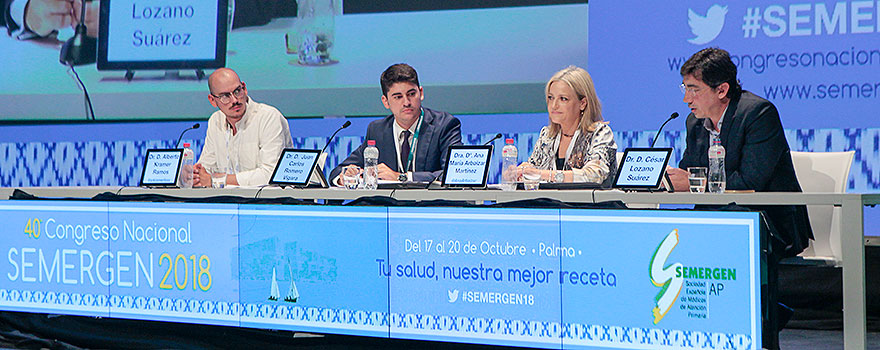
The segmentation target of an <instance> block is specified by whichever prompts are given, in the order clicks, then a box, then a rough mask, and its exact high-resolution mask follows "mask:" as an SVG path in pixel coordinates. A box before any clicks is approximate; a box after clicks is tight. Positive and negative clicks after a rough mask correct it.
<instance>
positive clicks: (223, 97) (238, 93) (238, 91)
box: [211, 84, 245, 104]
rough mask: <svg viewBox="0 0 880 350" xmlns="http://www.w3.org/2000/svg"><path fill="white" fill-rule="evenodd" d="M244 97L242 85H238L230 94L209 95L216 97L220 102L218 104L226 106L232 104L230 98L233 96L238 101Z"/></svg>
mask: <svg viewBox="0 0 880 350" xmlns="http://www.w3.org/2000/svg"><path fill="white" fill-rule="evenodd" d="M244 95H245V90H244V84H242V85H239V86H238V87H237V88H235V90H232V93H229V92H224V93H222V94H220V95H214V94H211V96H214V97H216V98H217V99H218V100H219V101H220V103H222V104H227V103H229V102H232V96H235V98H237V99H240V98H242V97H244Z"/></svg>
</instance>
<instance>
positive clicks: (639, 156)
mask: <svg viewBox="0 0 880 350" xmlns="http://www.w3.org/2000/svg"><path fill="white" fill-rule="evenodd" d="M671 155H672V148H627V149H626V150H625V151H624V152H623V157H622V158H621V160H620V166H619V167H618V169H617V175H616V176H615V178H614V185H613V186H612V187H614V188H619V189H625V190H646V191H647V190H655V189H658V188H660V183H661V181H663V174H665V173H666V164H668V163H669V158H670V156H671Z"/></svg>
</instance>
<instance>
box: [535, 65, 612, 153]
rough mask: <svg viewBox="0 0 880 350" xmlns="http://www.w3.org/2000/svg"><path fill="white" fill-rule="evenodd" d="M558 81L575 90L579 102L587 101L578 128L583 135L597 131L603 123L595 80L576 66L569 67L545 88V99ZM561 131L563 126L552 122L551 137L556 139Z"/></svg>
mask: <svg viewBox="0 0 880 350" xmlns="http://www.w3.org/2000/svg"><path fill="white" fill-rule="evenodd" d="M557 81H561V82H564V83H566V84H568V86H570V87H571V88H572V90H574V93H575V94H577V97H578V101H580V100H581V99H583V98H586V99H587V107H586V109H584V110H583V111H581V120H580V121H579V122H578V128H579V129H580V130H581V134H583V133H586V132H592V131H595V130H596V123H597V122H601V121H602V104H601V103H600V102H599V97H598V96H596V88H595V86H594V85H593V78H591V77H590V73H587V71H586V70H584V69H583V68H580V67H576V66H568V67H567V68H565V69H563V70H561V71H558V72H556V74H553V77H551V78H550V80H549V81H547V86H546V87H544V97H545V99H546V96H547V95H549V94H550V84H553V83H554V82H557ZM560 129H561V126H560V125H559V124H554V123H553V122H552V121H551V122H550V136H552V137H556V135H557V134H559V131H560Z"/></svg>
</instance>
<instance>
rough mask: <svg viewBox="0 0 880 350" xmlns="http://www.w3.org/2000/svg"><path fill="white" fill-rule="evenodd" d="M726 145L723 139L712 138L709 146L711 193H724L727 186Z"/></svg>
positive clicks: (709, 189)
mask: <svg viewBox="0 0 880 350" xmlns="http://www.w3.org/2000/svg"><path fill="white" fill-rule="evenodd" d="M725 154H726V152H724V146H722V145H721V139H719V138H718V137H715V138H713V139H712V146H710V147H709V188H708V191H709V193H724V190H725V189H726V188H727V174H726V173H725V171H724V155H725Z"/></svg>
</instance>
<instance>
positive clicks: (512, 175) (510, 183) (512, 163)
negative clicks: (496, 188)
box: [501, 139, 517, 191]
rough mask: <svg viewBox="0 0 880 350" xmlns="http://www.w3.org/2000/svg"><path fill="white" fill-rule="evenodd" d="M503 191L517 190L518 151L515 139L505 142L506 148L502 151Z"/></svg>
mask: <svg viewBox="0 0 880 350" xmlns="http://www.w3.org/2000/svg"><path fill="white" fill-rule="evenodd" d="M501 160H502V161H501V189H502V190H504V191H513V190H515V189H516V165H517V164H516V162H517V151H516V146H514V145H513V139H506V140H504V148H502V149H501Z"/></svg>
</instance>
